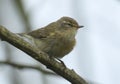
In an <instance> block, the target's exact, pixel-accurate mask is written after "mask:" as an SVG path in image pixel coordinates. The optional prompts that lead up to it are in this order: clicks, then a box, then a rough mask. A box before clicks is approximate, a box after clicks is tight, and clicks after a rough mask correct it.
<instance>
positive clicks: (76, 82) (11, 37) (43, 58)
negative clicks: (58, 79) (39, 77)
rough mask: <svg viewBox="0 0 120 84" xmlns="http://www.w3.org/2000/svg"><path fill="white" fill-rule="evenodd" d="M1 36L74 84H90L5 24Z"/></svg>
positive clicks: (1, 28)
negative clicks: (5, 26)
mask: <svg viewBox="0 0 120 84" xmlns="http://www.w3.org/2000/svg"><path fill="white" fill-rule="evenodd" d="M0 38H1V39H2V40H4V41H7V42H9V43H10V44H12V45H13V46H15V47H17V48H18V49H20V50H22V51H23V52H25V53H26V54H28V55H30V56H31V57H32V58H34V59H35V60H37V61H39V62H41V63H42V64H44V65H45V66H46V67H47V68H49V69H51V70H53V71H54V72H55V73H57V74H59V75H60V76H62V77H64V78H65V79H67V80H68V81H70V82H71V83H72V84H88V83H87V82H86V81H85V80H84V79H83V78H82V77H80V76H79V75H78V74H77V73H76V72H75V71H74V70H70V69H68V68H67V67H64V66H63V64H61V63H59V62H57V61H56V60H55V59H51V58H49V56H48V55H47V54H46V53H44V52H42V51H40V50H39V49H38V48H37V47H35V46H33V45H31V44H30V43H28V42H26V41H24V40H23V39H22V38H20V37H19V36H18V35H17V34H15V33H12V32H10V31H8V30H7V29H6V28H4V27H3V26H0Z"/></svg>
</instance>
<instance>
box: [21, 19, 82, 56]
mask: <svg viewBox="0 0 120 84" xmlns="http://www.w3.org/2000/svg"><path fill="white" fill-rule="evenodd" d="M81 27H83V26H79V25H78V23H77V22H76V21H75V20H74V19H72V18H70V17H62V18H60V19H59V20H57V21H56V22H53V23H50V24H49V25H47V26H45V27H43V28H40V29H37V30H34V31H31V32H29V33H22V34H20V35H21V36H23V37H26V38H27V39H28V40H29V41H31V42H30V43H32V44H33V45H35V46H36V47H38V48H39V49H40V50H42V51H44V52H45V53H47V54H48V55H49V56H52V57H55V58H62V57H64V56H65V55H66V54H68V53H69V52H70V51H71V50H72V49H73V48H74V46H75V42H76V40H75V35H76V33H77V30H78V28H81Z"/></svg>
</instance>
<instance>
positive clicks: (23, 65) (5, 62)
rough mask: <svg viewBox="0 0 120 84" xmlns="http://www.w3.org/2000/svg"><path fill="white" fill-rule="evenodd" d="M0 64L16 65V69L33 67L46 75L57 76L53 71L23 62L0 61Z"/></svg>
mask: <svg viewBox="0 0 120 84" xmlns="http://www.w3.org/2000/svg"><path fill="white" fill-rule="evenodd" d="M1 64H6V65H10V66H12V67H16V68H18V69H35V70H38V71H40V72H42V73H44V74H46V75H54V76H57V75H56V74H55V73H52V72H49V71H46V70H44V69H42V68H40V66H32V65H25V64H18V63H13V62H9V61H0V65H1Z"/></svg>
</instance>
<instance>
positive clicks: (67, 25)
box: [63, 21, 72, 27]
mask: <svg viewBox="0 0 120 84" xmlns="http://www.w3.org/2000/svg"><path fill="white" fill-rule="evenodd" d="M63 26H65V27H72V24H71V23H70V22H66V21H64V22H63Z"/></svg>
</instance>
